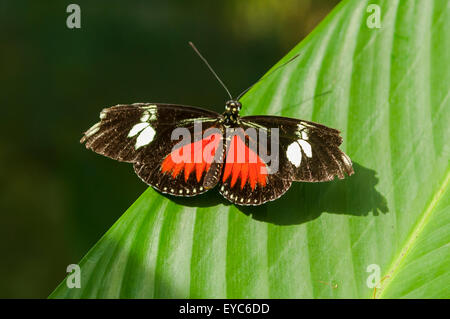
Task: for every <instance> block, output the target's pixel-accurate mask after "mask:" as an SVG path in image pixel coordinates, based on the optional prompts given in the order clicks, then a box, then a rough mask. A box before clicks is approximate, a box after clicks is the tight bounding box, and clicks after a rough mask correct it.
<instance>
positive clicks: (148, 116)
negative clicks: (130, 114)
mask: <svg viewBox="0 0 450 319" xmlns="http://www.w3.org/2000/svg"><path fill="white" fill-rule="evenodd" d="M149 118H150V113H148V111H144V113H142V116H141V122H147V121H148V119H149Z"/></svg>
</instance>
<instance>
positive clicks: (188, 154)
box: [161, 133, 221, 182]
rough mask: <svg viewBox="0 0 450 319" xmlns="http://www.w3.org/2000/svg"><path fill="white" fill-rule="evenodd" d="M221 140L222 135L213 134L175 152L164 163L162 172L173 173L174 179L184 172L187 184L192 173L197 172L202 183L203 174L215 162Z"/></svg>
mask: <svg viewBox="0 0 450 319" xmlns="http://www.w3.org/2000/svg"><path fill="white" fill-rule="evenodd" d="M220 138H221V136H220V134H217V133H216V134H211V135H209V136H208V137H205V138H204V139H202V140H200V141H197V142H194V143H190V144H187V145H184V146H182V147H180V148H177V149H176V150H173V151H172V152H171V153H170V154H169V155H168V156H167V157H166V158H165V159H164V161H163V162H162V164H161V171H162V172H163V173H172V174H171V175H172V177H173V178H176V177H177V176H178V175H179V174H180V173H181V172H182V171H183V170H184V180H185V181H186V182H187V180H188V179H189V176H190V175H191V173H194V172H195V177H196V179H197V181H198V182H200V180H201V178H202V175H203V173H204V172H206V171H208V170H209V168H210V166H211V163H212V162H213V161H214V156H215V154H216V150H217V148H218V146H219V143H220Z"/></svg>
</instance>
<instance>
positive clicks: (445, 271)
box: [51, 0, 450, 298]
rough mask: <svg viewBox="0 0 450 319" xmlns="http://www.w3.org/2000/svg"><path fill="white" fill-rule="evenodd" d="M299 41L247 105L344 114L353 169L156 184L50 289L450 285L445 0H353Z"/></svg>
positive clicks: (346, 289)
mask: <svg viewBox="0 0 450 319" xmlns="http://www.w3.org/2000/svg"><path fill="white" fill-rule="evenodd" d="M373 3H375V4H378V5H379V8H380V14H381V28H379V29H377V28H369V27H368V24H367V19H368V18H369V19H372V18H374V17H373V16H371V15H372V14H376V13H375V11H370V10H369V12H368V5H369V4H373ZM297 53H300V57H299V58H297V59H296V60H294V61H293V62H291V63H290V64H288V65H287V66H285V67H284V68H282V69H279V70H277V71H275V72H274V74H273V75H271V76H270V77H268V78H266V79H265V80H264V81H262V82H260V83H258V84H257V85H256V86H255V87H254V88H253V89H252V90H251V91H250V92H249V93H248V94H246V96H245V97H244V98H243V99H242V102H243V105H244V108H243V113H244V114H245V115H249V114H277V115H283V116H290V117H297V118H302V119H306V120H312V121H315V122H319V123H323V124H325V125H328V126H330V127H334V128H337V129H339V130H341V131H342V136H343V138H344V143H343V145H342V149H343V150H344V151H345V152H346V153H347V154H348V155H349V156H350V157H351V158H352V160H353V161H354V168H355V174H354V175H353V176H351V177H349V178H347V179H345V180H342V181H333V182H329V183H313V184H307V183H295V184H294V185H293V187H291V189H290V190H289V192H288V193H287V194H286V195H285V196H283V197H282V198H281V199H279V200H277V201H275V202H271V203H269V204H267V205H264V206H261V207H250V208H249V207H246V208H242V207H238V206H234V205H230V204H229V203H227V202H226V201H225V200H223V199H222V198H221V197H220V195H219V194H218V192H217V190H212V191H210V192H208V194H206V195H202V196H199V197H197V198H188V199H179V198H172V197H164V196H163V195H161V194H159V193H157V192H155V191H154V190H153V189H151V188H149V189H148V190H147V191H146V192H145V193H144V194H142V195H141V197H140V198H139V199H138V200H137V201H136V202H135V203H134V204H133V205H132V206H131V207H130V208H129V209H128V210H127V211H126V212H125V214H124V215H123V216H122V217H121V218H120V219H119V220H118V221H117V222H116V223H115V224H114V226H113V227H112V228H111V229H110V230H109V231H108V232H107V233H106V234H105V235H104V236H103V237H102V238H101V239H100V241H99V242H98V243H97V244H96V245H95V246H94V247H93V248H92V249H91V250H90V251H89V252H88V253H87V255H86V256H85V257H84V258H83V259H82V261H81V262H80V266H81V288H78V289H77V288H73V289H69V288H68V287H67V286H66V281H63V282H62V283H61V285H60V286H59V287H58V288H57V289H56V290H55V291H54V292H53V294H52V295H51V297H52V298H79V297H81V298H99V297H100V298H119V297H121V298H187V297H190V298H200V297H205V298H247V297H248V298H372V297H389V298H409V297H411V298H431V297H437V298H449V297H450V271H449V270H450V245H449V242H450V196H449V195H450V191H449V190H448V183H449V179H450V166H449V158H450V156H449V155H450V147H449V143H448V139H449V137H450V130H449V123H450V98H449V95H450V93H449V92H450V68H449V66H448V61H450V6H449V2H448V1H445V0H435V1H431V0H423V1H393V0H386V1H360V0H353V1H344V2H341V3H340V4H339V5H338V6H337V7H336V8H335V9H334V10H333V12H332V13H331V14H330V15H329V16H328V17H327V18H326V19H325V20H324V21H323V22H322V23H321V24H320V25H319V26H318V27H317V28H316V29H315V30H314V32H313V33H312V34H310V35H309V36H308V37H307V38H306V39H305V40H304V41H302V42H301V43H300V44H299V45H298V46H296V47H295V48H294V49H293V50H292V51H291V52H290V53H289V54H288V55H287V56H286V57H284V58H283V59H282V60H281V61H280V63H283V62H285V61H288V60H289V59H290V58H291V57H292V56H294V55H295V54H297ZM370 265H372V266H370ZM374 265H375V266H374ZM368 267H369V270H370V272H367V270H368ZM373 267H375V268H373ZM377 267H379V277H378V278H377V276H376V275H377V269H378V268H377ZM368 282H369V284H370V283H377V282H378V285H379V287H378V288H377V289H376V290H375V289H374V288H371V287H372V286H371V285H368V284H367V283H368Z"/></svg>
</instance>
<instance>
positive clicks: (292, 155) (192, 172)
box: [81, 100, 353, 205]
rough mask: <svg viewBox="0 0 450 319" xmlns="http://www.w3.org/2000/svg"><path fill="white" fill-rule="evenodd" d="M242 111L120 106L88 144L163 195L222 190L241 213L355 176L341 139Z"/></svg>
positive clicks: (231, 105)
mask: <svg viewBox="0 0 450 319" xmlns="http://www.w3.org/2000/svg"><path fill="white" fill-rule="evenodd" d="M241 107H242V105H241V103H240V102H239V101H236V100H230V101H228V102H227V103H226V105H225V111H224V113H222V114H219V113H216V112H212V111H208V110H205V109H201V108H196V107H191V106H182V105H173V104H161V103H135V104H123V105H117V106H113V107H110V108H106V109H104V110H103V111H102V112H101V113H100V122H98V123H97V124H95V125H94V126H92V127H91V128H90V129H89V130H87V131H86V132H85V133H84V136H83V138H82V139H81V142H82V143H85V145H86V147H87V148H89V149H92V150H93V151H95V152H97V153H99V154H102V155H105V156H108V157H111V158H113V159H115V160H118V161H123V162H130V163H133V165H134V170H135V172H136V174H137V175H138V176H139V177H140V178H141V179H142V180H143V181H144V182H145V183H147V184H149V185H151V186H153V187H154V188H155V189H157V190H158V191H160V192H162V193H168V194H171V195H174V196H195V195H198V194H201V193H204V192H206V191H208V190H210V189H211V188H214V187H215V186H216V185H219V192H220V193H221V194H222V195H223V196H224V197H225V198H226V199H228V200H229V201H231V202H232V203H235V204H237V205H260V204H263V203H265V202H268V201H271V200H275V199H277V198H279V197H280V196H281V195H283V194H284V193H285V192H286V191H287V190H288V189H289V187H290V186H291V184H292V182H293V181H305V182H319V181H329V180H332V179H334V178H335V176H338V178H344V176H345V174H347V175H351V174H352V173H353V169H352V163H351V160H350V158H349V157H348V156H347V155H346V154H345V153H344V152H342V151H341V150H340V149H339V145H340V144H341V143H342V138H341V137H340V136H339V131H337V130H335V129H332V128H329V127H326V126H324V125H321V124H317V123H314V122H309V121H303V120H297V119H293V118H285V117H277V116H244V117H240V115H239V111H240V109H241ZM261 141H263V142H264V141H265V143H263V142H261Z"/></svg>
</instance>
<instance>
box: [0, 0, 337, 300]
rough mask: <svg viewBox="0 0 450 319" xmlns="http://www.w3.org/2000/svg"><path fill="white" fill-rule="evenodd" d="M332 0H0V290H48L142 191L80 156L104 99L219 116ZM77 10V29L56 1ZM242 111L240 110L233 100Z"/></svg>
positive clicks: (22, 293)
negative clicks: (174, 106)
mask: <svg viewBox="0 0 450 319" xmlns="http://www.w3.org/2000/svg"><path fill="white" fill-rule="evenodd" d="M337 2H338V0H321V1H318V0H283V1H280V0H227V1H188V0H183V1H181V0H180V1H95V2H94V1H76V2H75V1H47V2H44V1H21V0H18V1H17V0H16V1H14V0H9V1H5V0H1V1H0V88H1V89H0V92H1V94H0V105H1V108H2V121H1V125H0V133H1V134H0V165H1V166H0V167H1V170H0V178H1V192H0V196H1V197H0V211H1V221H0V250H1V255H0V297H3V298H5V297H9V298H16V297H42V298H45V297H47V296H48V294H49V293H50V292H51V291H52V290H53V289H54V288H55V287H56V285H57V284H58V283H59V282H60V281H61V280H62V279H63V278H64V276H65V274H66V272H65V270H66V267H67V265H68V264H71V263H77V262H78V261H79V260H80V259H81V257H82V256H83V255H84V254H85V253H86V252H87V250H88V249H89V248H90V247H91V246H92V245H94V244H95V242H96V241H97V240H98V239H99V238H100V237H101V235H102V234H103V233H104V232H105V231H106V230H107V229H108V228H109V227H110V226H111V225H112V224H113V223H114V221H116V220H117V218H118V217H119V216H120V215H121V214H122V213H123V212H124V211H125V210H126V208H128V207H129V206H130V205H131V204H132V203H133V201H134V200H135V199H136V198H137V197H138V196H139V195H140V194H141V193H142V192H143V191H144V190H145V188H146V185H145V184H143V183H142V182H141V181H140V180H139V179H138V178H137V177H136V176H135V175H134V173H133V169H132V166H131V165H127V164H124V163H118V162H115V161H112V160H109V159H107V158H104V157H101V156H98V155H96V154H95V153H93V152H90V151H87V150H85V149H84V147H83V146H82V145H80V144H79V142H78V141H79V139H80V138H81V133H82V132H83V131H84V130H86V129H87V128H89V126H90V125H92V124H93V123H94V122H96V121H97V119H98V113H99V111H100V110H101V109H102V108H103V107H108V106H112V105H115V104H118V103H133V102H166V103H177V104H187V105H196V106H203V107H206V108H210V109H214V110H216V111H220V110H222V108H223V105H224V102H225V101H226V99H227V96H226V93H225V91H224V90H223V89H222V88H221V87H220V86H219V84H218V83H217V82H216V81H215V80H214V78H213V77H212V75H211V74H209V73H208V71H207V69H206V67H205V66H204V65H202V63H201V61H200V59H199V58H198V57H197V56H196V55H195V54H194V53H193V51H192V50H191V49H190V48H189V46H188V45H187V42H188V41H189V40H191V41H193V42H194V43H196V45H197V46H198V47H199V49H200V50H201V51H202V52H203V54H204V55H205V56H206V57H207V58H208V59H209V61H210V63H211V64H212V65H213V66H214V67H215V69H216V71H217V72H218V73H219V74H220V75H221V77H222V78H223V80H224V82H225V83H227V85H228V87H229V89H230V90H231V92H232V93H233V94H234V95H237V94H238V93H239V92H240V91H242V90H243V89H245V88H247V87H248V86H249V85H251V84H252V83H253V82H254V81H255V80H257V79H258V78H259V77H260V76H262V75H263V74H264V73H265V72H266V71H267V70H268V69H269V68H270V67H271V66H272V65H273V64H275V62H277V61H278V60H279V59H281V58H282V57H283V56H284V55H285V54H286V53H287V52H288V51H289V50H290V49H291V48H292V47H293V46H294V45H296V44H297V43H298V42H299V41H300V40H301V39H302V38H303V37H305V36H306V35H307V34H308V33H309V32H310V31H311V29H312V28H314V26H315V25H317V23H319V22H320V20H321V19H322V18H323V17H324V16H325V15H326V14H327V13H328V12H329V11H330V10H331V9H332V8H333V7H334V6H335V5H336V3H337ZM70 3H77V4H79V5H80V7H81V29H68V28H67V27H66V18H67V16H68V15H69V14H68V13H66V7H67V5H68V4H70ZM244 107H245V106H244Z"/></svg>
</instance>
